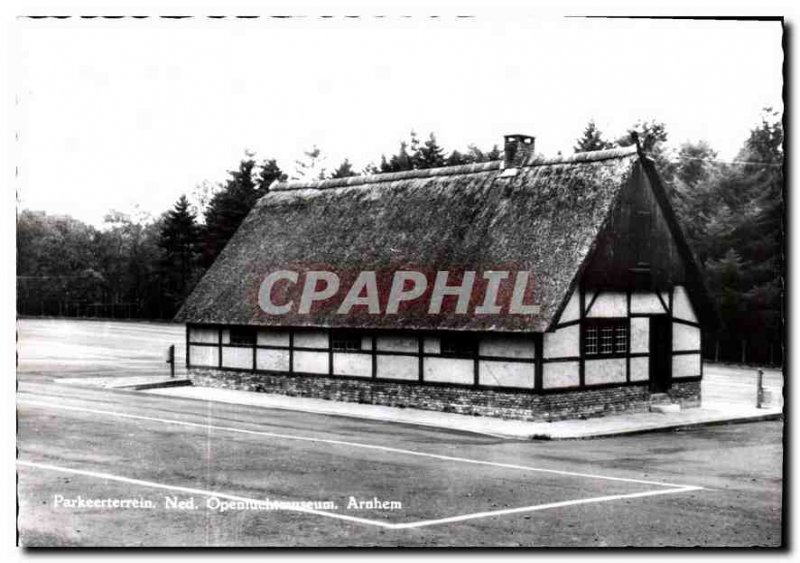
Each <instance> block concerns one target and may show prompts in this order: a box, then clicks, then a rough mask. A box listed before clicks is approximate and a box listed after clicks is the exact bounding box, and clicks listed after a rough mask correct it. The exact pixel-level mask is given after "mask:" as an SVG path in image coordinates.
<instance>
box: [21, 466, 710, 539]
mask: <svg viewBox="0 0 800 563" xmlns="http://www.w3.org/2000/svg"><path fill="white" fill-rule="evenodd" d="M17 465H21V466H24V467H34V468H37V469H46V470H50V471H58V472H61V473H70V474H73V475H82V476H85V477H94V478H96V479H105V480H108V481H117V482H120V483H128V484H132V485H140V486H143V487H151V488H156V489H164V490H168V491H177V492H181V493H188V494H196V495H202V496H207V497H216V498H220V499H227V500H233V501H240V502H247V503H257V502H259V500H258V499H252V498H247V497H241V496H236V495H229V494H226V493H220V492H217V491H207V490H204V489H196V488H193V487H180V486H176V485H166V484H163V483H156V482H154V481H144V480H142V479H132V478H130V477H122V476H119V475H112V474H110V473H100V472H97V471H85V470H82V469H71V468H68V467H60V466H57V465H50V464H47V463H36V462H32V461H23V460H17ZM701 488H702V487H692V486H686V487H681V488H675V489H658V490H655V491H644V492H639V493H629V494H624V495H608V496H603V497H591V498H584V499H575V500H567V501H562V502H551V503H547V504H536V505H532V506H523V507H520V508H508V509H502V510H491V511H488V512H475V513H472V514H462V515H460V516H451V517H448V518H439V519H436V520H420V521H417V522H406V523H399V524H392V523H389V522H381V521H379V520H370V519H368V518H358V517H355V516H348V515H346V514H338V513H336V512H328V511H325V510H314V509H310V508H309V509H306V508H302V507H286V508H282V509H281V510H287V511H290V512H301V513H304V514H314V515H316V516H324V517H326V518H333V519H336V520H344V521H347V522H354V523H357V524H366V525H370V526H378V527H380V528H386V529H390V530H407V529H410V528H424V527H426V526H435V525H439V524H452V523H455V522H464V521H466V520H475V519H479V518H490V517H493V516H504V515H507V514H520V513H524V512H535V511H538V510H547V509H550V508H562V507H566V506H574V505H578V504H592V503H599V502H609V501H614V500H622V499H632V498H642V497H652V496H657V495H670V494H676V493H685V492H689V491H695V490H698V489H701Z"/></svg>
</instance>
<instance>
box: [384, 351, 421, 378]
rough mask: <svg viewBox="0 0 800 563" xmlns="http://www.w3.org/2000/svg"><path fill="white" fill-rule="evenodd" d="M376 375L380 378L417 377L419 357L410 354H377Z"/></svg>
mask: <svg viewBox="0 0 800 563" xmlns="http://www.w3.org/2000/svg"><path fill="white" fill-rule="evenodd" d="M377 368H378V377H380V378H382V379H403V380H407V381H417V380H418V379H419V358H416V357H411V356H378V366H377Z"/></svg>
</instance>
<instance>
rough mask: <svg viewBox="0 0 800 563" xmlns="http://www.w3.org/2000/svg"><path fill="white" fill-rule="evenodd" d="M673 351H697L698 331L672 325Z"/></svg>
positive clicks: (698, 347)
mask: <svg viewBox="0 0 800 563" xmlns="http://www.w3.org/2000/svg"><path fill="white" fill-rule="evenodd" d="M672 349H673V350H699V349H700V329H699V328H697V327H694V326H689V325H685V324H682V323H672Z"/></svg>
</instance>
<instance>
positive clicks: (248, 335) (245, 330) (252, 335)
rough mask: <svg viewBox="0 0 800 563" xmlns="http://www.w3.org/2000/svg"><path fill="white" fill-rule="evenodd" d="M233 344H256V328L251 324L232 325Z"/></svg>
mask: <svg viewBox="0 0 800 563" xmlns="http://www.w3.org/2000/svg"><path fill="white" fill-rule="evenodd" d="M230 330H231V344H234V345H236V346H255V344H256V329H255V328H254V327H250V326H234V327H231V329H230Z"/></svg>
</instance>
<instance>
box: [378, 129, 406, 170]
mask: <svg viewBox="0 0 800 563" xmlns="http://www.w3.org/2000/svg"><path fill="white" fill-rule="evenodd" d="M412 135H413V132H412ZM413 168H414V163H413V162H412V160H411V155H409V154H408V144H407V143H406V142H405V141H402V142H401V143H400V150H398V151H397V154H395V155H392V156H391V157H390V158H389V159H388V160H387V159H386V156H381V164H380V169H381V172H402V171H403V170H411V169H413Z"/></svg>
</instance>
